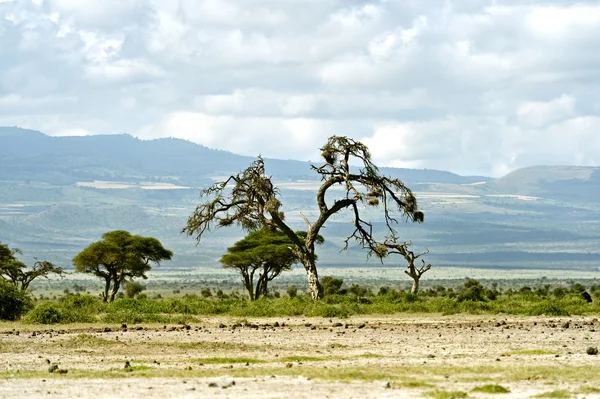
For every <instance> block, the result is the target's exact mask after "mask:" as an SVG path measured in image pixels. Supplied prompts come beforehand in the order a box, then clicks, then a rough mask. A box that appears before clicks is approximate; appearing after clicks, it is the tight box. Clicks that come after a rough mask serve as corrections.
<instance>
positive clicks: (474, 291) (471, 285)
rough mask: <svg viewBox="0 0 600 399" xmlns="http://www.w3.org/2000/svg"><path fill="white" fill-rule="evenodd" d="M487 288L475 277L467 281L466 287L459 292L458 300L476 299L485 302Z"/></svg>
mask: <svg viewBox="0 0 600 399" xmlns="http://www.w3.org/2000/svg"><path fill="white" fill-rule="evenodd" d="M484 293H485V288H484V287H483V285H481V283H480V282H479V281H477V280H474V279H469V280H467V281H465V288H464V289H463V290H462V291H461V292H460V293H459V294H458V300H459V301H460V302H463V301H475V302H483V301H485V300H486V298H485V295H484Z"/></svg>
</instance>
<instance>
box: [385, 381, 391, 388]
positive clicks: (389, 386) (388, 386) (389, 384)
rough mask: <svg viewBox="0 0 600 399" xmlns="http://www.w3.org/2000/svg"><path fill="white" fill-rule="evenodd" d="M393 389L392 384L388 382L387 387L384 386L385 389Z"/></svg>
mask: <svg viewBox="0 0 600 399" xmlns="http://www.w3.org/2000/svg"><path fill="white" fill-rule="evenodd" d="M391 387H392V384H391V383H390V382H389V381H388V382H386V383H385V385H384V386H383V388H384V389H390V388H391Z"/></svg>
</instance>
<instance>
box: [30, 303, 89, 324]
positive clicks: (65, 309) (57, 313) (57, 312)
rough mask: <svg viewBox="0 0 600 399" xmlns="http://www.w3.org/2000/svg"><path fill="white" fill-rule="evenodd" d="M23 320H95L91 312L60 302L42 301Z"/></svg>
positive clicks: (66, 321)
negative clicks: (63, 304)
mask: <svg viewBox="0 0 600 399" xmlns="http://www.w3.org/2000/svg"><path fill="white" fill-rule="evenodd" d="M24 321H25V322H26V323H32V324H67V323H91V322H93V321H95V318H94V317H93V315H92V314H90V313H88V312H85V311H82V310H80V309H74V308H72V307H69V306H61V305H60V304H53V303H43V304H40V305H37V306H36V307H35V308H33V310H31V311H30V312H29V313H27V315H25V318H24Z"/></svg>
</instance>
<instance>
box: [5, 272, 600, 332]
mask: <svg viewBox="0 0 600 399" xmlns="http://www.w3.org/2000/svg"><path fill="white" fill-rule="evenodd" d="M322 284H323V285H324V297H323V299H322V300H321V301H314V300H312V299H311V297H310V295H309V294H306V293H299V292H298V291H297V289H296V288H295V287H294V286H290V287H289V289H288V290H287V292H286V293H285V294H282V293H279V292H272V293H271V294H269V295H268V296H267V297H266V298H263V299H260V300H255V301H251V300H249V299H247V298H245V297H241V296H240V295H238V294H236V293H225V292H223V291H221V290H217V291H216V292H213V290H211V289H210V288H204V289H203V290H201V294H200V295H185V296H184V297H182V298H148V297H147V296H146V295H145V294H144V293H138V294H137V295H136V297H135V298H126V297H121V298H116V299H115V301H114V302H103V301H102V300H101V299H99V298H97V297H94V296H91V295H86V294H68V295H65V296H63V297H61V298H59V299H57V300H55V301H38V303H37V304H36V305H35V306H34V303H33V302H32V301H31V299H28V300H29V305H28V307H27V308H26V309H25V311H24V312H23V313H24V316H23V321H24V322H26V323H39V324H56V323H110V324H128V325H130V324H137V323H164V324H189V323H194V322H199V321H200V319H199V317H202V316H209V315H225V316H231V317H240V318H244V317H286V316H287V317H290V316H306V317H329V318H332V317H337V318H345V317H349V316H353V315H367V314H369V315H372V314H381V315H385V314H397V313H406V312H409V313H437V314H442V315H451V314H457V313H467V314H510V315H527V316H539V315H547V316H569V315H585V314H598V313H600V305H598V302H588V299H587V298H588V296H587V295H586V294H587V293H588V292H589V293H591V296H592V297H595V296H600V285H593V286H591V287H589V288H588V290H586V287H584V286H583V285H582V284H579V283H574V284H572V285H571V286H570V287H568V288H565V287H551V286H550V285H545V286H542V287H537V288H531V287H528V286H523V287H520V288H518V289H507V290H499V289H498V288H497V287H495V286H494V284H492V285H491V286H484V285H483V284H481V283H480V282H479V281H477V280H473V279H470V280H467V281H465V282H464V284H463V287H461V288H460V289H452V288H445V287H443V286H437V287H433V288H430V289H426V290H423V291H421V293H420V294H419V295H414V294H411V293H410V291H404V290H396V289H392V288H387V287H381V288H379V289H378V290H377V292H373V290H370V289H367V288H365V287H362V286H360V285H358V284H353V285H351V286H350V287H347V288H342V286H343V280H341V279H337V278H333V277H324V278H323V279H322ZM3 316H4V318H7V317H5V316H6V315H3ZM12 316H13V317H12V319H14V318H16V317H15V315H12ZM9 318H11V317H9Z"/></svg>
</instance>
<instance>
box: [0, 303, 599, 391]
mask: <svg viewBox="0 0 600 399" xmlns="http://www.w3.org/2000/svg"><path fill="white" fill-rule="evenodd" d="M599 325H600V322H598V320H597V319H595V318H593V317H582V316H574V317H562V318H559V317H552V318H549V317H514V316H510V317H507V316H506V315H480V316H470V315H469V316H466V315H451V316H441V315H414V314H410V315H406V314H403V315H394V316H389V317H383V316H382V317H377V316H367V317H358V316H357V317H351V318H347V319H327V318H306V317H293V318H292V317H290V318H288V317H280V318H268V319H266V318H260V319H258V318H257V319H254V318H252V319H235V318H224V317H217V316H215V317H206V318H204V319H202V320H201V321H197V322H194V323H192V324H190V325H188V326H184V325H182V326H173V325H168V326H163V325H156V324H154V325H151V324H142V325H129V326H127V328H125V326H121V325H104V324H93V325H68V326H64V325H62V326H54V327H47V326H38V325H26V324H21V323H2V324H0V359H1V362H0V397H2V398H15V397H19V398H40V397H45V398H64V397H90V398H116V397H128V398H142V397H143V398H166V397H189V398H195V397H198V398H200V397H223V398H225V397H232V398H233V397H235V398H238V397H241V398H257V397H261V398H263V397H270V398H279V397H281V398H284V397H285V398H287V397H295V398H309V397H310V398H315V397H319V398H320V397H332V398H333V397H342V398H380V397H432V398H454V397H455V398H462V397H472V398H485V397H503V396H504V397H511V398H513V397H514V398H530V397H553V398H571V397H589V398H592V397H600V364H599V361H600V358H599V357H598V356H597V355H588V354H587V353H586V351H587V348H588V347H596V346H598V345H599V341H600V327H599ZM126 361H129V362H130V364H131V367H130V368H124V365H125V362H126ZM52 364H56V365H58V370H57V371H56V372H54V373H49V372H48V367H49V366H50V365H52ZM60 370H66V371H68V373H66V374H60V373H59V371H60ZM503 388H504V389H506V390H508V391H509V392H508V393H504V394H500V393H495V392H499V391H502V390H503Z"/></svg>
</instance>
